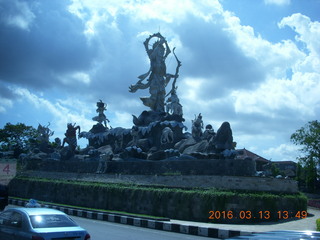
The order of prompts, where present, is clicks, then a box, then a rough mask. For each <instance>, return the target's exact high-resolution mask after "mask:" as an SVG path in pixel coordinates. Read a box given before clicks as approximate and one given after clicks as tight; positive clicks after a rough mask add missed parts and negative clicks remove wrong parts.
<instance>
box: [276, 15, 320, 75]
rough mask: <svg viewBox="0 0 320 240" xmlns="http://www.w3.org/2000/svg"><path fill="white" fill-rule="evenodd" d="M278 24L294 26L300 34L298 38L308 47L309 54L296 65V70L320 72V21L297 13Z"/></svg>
mask: <svg viewBox="0 0 320 240" xmlns="http://www.w3.org/2000/svg"><path fill="white" fill-rule="evenodd" d="M278 25H279V27H280V28H284V27H285V26H289V27H290V28H292V29H293V30H294V31H295V32H296V33H297V34H298V35H297V36H296V40H297V41H299V42H302V43H303V44H304V46H305V48H306V49H307V54H308V56H307V57H306V58H305V59H304V60H303V61H301V62H299V64H297V65H296V66H295V70H296V71H304V72H313V71H316V72H318V73H320V44H319V39H320V22H318V21H314V22H312V21H311V19H310V18H309V17H307V16H305V15H302V14H301V13H295V14H292V15H291V16H289V17H285V18H283V19H282V20H281V22H280V23H279V24H278Z"/></svg>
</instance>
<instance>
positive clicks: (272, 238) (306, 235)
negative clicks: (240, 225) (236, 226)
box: [228, 231, 320, 240]
mask: <svg viewBox="0 0 320 240" xmlns="http://www.w3.org/2000/svg"><path fill="white" fill-rule="evenodd" d="M240 239H242V240H245V239H247V240H307V239H310V240H311V239H312V240H320V232H316V231H270V232H260V233H254V234H251V235H246V236H239V237H233V238H228V240H240Z"/></svg>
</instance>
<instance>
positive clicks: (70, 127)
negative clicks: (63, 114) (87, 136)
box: [62, 123, 80, 151]
mask: <svg viewBox="0 0 320 240" xmlns="http://www.w3.org/2000/svg"><path fill="white" fill-rule="evenodd" d="M77 129H78V135H79V134H80V126H76V124H75V123H74V124H72V123H68V124H67V131H66V133H65V134H64V135H65V136H66V137H65V138H64V139H63V142H62V147H64V144H65V143H68V144H69V147H70V148H71V149H72V150H73V151H74V150H75V149H76V147H77V136H76V135H77Z"/></svg>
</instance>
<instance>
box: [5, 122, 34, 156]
mask: <svg viewBox="0 0 320 240" xmlns="http://www.w3.org/2000/svg"><path fill="white" fill-rule="evenodd" d="M36 134H37V131H36V129H35V128H33V127H32V126H26V125H25V124H24V123H17V124H11V123H7V124H6V125H5V126H4V128H3V129H0V150H2V151H8V150H17V149H18V150H19V151H25V150H26V149H27V148H28V146H29V144H30V143H31V142H32V141H34V139H35V138H36Z"/></svg>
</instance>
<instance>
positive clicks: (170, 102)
mask: <svg viewBox="0 0 320 240" xmlns="http://www.w3.org/2000/svg"><path fill="white" fill-rule="evenodd" d="M166 111H167V113H172V114H176V115H179V116H182V115H183V112H182V105H181V104H180V100H179V98H178V95H177V93H176V89H173V90H172V91H171V96H170V97H169V98H168V99H167V101H166Z"/></svg>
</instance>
